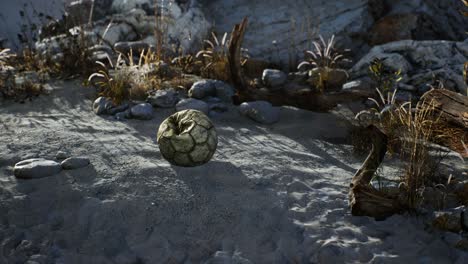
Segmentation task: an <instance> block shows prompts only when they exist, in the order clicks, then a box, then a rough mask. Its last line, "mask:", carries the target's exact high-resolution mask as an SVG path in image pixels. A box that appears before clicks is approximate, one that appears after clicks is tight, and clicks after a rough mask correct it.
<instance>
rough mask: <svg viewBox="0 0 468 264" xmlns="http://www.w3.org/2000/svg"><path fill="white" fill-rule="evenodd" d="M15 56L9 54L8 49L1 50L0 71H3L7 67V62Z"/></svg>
mask: <svg viewBox="0 0 468 264" xmlns="http://www.w3.org/2000/svg"><path fill="white" fill-rule="evenodd" d="M14 56H15V55H14V54H12V53H10V49H3V50H1V51H0V69H3V68H4V67H6V66H9V63H10V62H9V61H10V60H11V59H12V58H13V57H14Z"/></svg>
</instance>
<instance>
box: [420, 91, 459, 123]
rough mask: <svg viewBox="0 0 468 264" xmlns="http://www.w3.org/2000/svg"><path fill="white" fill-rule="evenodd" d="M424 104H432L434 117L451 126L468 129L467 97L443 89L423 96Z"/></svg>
mask: <svg viewBox="0 0 468 264" xmlns="http://www.w3.org/2000/svg"><path fill="white" fill-rule="evenodd" d="M422 99H425V101H424V102H425V103H430V102H434V104H435V111H436V115H437V116H439V115H440V117H441V119H442V121H444V122H447V123H449V124H451V125H453V126H456V127H460V128H464V129H468V97H467V96H464V95H461V94H459V93H456V92H452V91H449V90H444V89H435V90H431V91H429V92H427V93H426V94H424V96H423V97H422Z"/></svg>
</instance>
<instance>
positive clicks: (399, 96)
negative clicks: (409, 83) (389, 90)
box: [395, 91, 416, 102]
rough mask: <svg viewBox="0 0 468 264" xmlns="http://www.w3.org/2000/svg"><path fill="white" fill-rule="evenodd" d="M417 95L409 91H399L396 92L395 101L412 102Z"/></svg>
mask: <svg viewBox="0 0 468 264" xmlns="http://www.w3.org/2000/svg"><path fill="white" fill-rule="evenodd" d="M415 98H416V97H415V96H414V95H413V94H412V93H410V92H407V91H397V92H396V94H395V101H397V102H411V101H412V100H413V99H415Z"/></svg>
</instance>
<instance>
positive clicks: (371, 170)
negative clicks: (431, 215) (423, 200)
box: [349, 126, 402, 219]
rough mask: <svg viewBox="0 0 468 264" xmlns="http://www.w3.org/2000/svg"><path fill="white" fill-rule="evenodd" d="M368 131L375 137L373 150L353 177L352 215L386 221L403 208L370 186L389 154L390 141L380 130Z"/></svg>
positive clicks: (351, 190)
mask: <svg viewBox="0 0 468 264" xmlns="http://www.w3.org/2000/svg"><path fill="white" fill-rule="evenodd" d="M368 129H369V131H370V132H371V134H372V135H373V138H372V141H373V142H372V149H371V151H370V153H369V156H368V157H367V159H366V160H365V161H364V163H363V164H362V166H361V168H360V169H359V170H358V171H357V172H356V174H355V175H354V177H353V180H352V182H351V185H350V191H349V203H350V207H351V213H352V214H353V215H355V216H370V217H375V218H376V219H384V218H386V217H389V216H391V215H393V214H396V213H399V212H400V211H401V210H402V206H401V205H400V204H399V202H398V200H397V199H394V198H392V197H387V196H386V195H385V194H384V193H383V192H380V191H378V190H376V189H375V188H374V187H372V186H371V185H370V182H371V180H372V178H373V177H374V175H375V172H376V171H377V169H378V168H379V166H380V164H381V163H382V161H383V159H384V157H385V154H386V152H387V140H388V139H387V136H386V135H385V134H384V133H382V132H381V131H380V130H379V129H378V128H376V127H374V126H371V127H369V128H368Z"/></svg>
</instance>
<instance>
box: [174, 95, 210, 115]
mask: <svg viewBox="0 0 468 264" xmlns="http://www.w3.org/2000/svg"><path fill="white" fill-rule="evenodd" d="M187 109H193V110H198V111H201V112H203V113H205V114H208V112H209V106H208V104H207V103H205V102H203V101H202V100H198V99H194V98H187V99H182V100H180V102H179V103H177V105H176V110H177V111H182V110H187Z"/></svg>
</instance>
